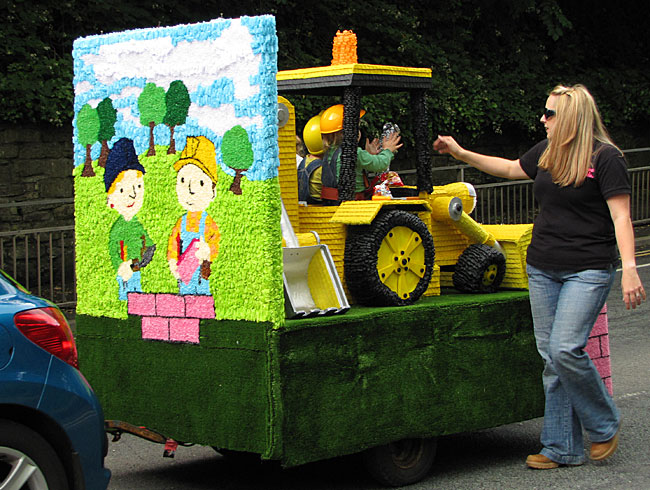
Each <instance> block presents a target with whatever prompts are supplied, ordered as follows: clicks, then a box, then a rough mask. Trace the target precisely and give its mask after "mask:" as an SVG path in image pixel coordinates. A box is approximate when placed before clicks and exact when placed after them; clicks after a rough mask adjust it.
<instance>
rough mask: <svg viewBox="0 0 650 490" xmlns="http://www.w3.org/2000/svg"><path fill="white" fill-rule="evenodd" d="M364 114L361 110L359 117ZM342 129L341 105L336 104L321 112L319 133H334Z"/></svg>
mask: <svg viewBox="0 0 650 490" xmlns="http://www.w3.org/2000/svg"><path fill="white" fill-rule="evenodd" d="M365 113H366V111H364V110H363V109H361V113H360V114H359V117H363V115H364V114H365ZM342 129H343V104H336V105H333V106H332V107H328V108H327V109H325V110H324V111H323V114H322V115H321V117H320V132H321V133H322V134H329V133H336V132H337V131H341V130H342Z"/></svg>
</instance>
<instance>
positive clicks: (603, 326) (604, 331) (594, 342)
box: [585, 305, 614, 395]
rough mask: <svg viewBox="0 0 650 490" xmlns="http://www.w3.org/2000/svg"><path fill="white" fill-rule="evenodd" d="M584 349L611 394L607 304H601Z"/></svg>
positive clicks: (612, 391)
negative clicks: (601, 307)
mask: <svg viewBox="0 0 650 490" xmlns="http://www.w3.org/2000/svg"><path fill="white" fill-rule="evenodd" d="M585 351H587V353H588V354H589V357H590V358H591V359H592V361H593V362H594V364H595V366H596V369H598V372H599V373H600V377H601V378H602V380H603V383H605V386H606V387H607V390H608V391H609V394H610V395H611V394H613V393H614V390H613V384H612V377H611V376H612V363H611V359H610V357H609V325H608V322H607V305H605V306H603V309H602V310H601V312H600V314H599V315H598V318H597V320H596V323H595V324H594V327H593V329H592V330H591V335H590V337H589V341H588V342H587V347H586V348H585Z"/></svg>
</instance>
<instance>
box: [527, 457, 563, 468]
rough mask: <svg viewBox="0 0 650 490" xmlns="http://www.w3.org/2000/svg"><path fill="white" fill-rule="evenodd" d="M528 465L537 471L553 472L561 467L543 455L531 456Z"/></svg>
mask: <svg viewBox="0 0 650 490" xmlns="http://www.w3.org/2000/svg"><path fill="white" fill-rule="evenodd" d="M526 465H528V467H529V468H534V469H536V470H552V469H554V468H557V467H558V466H560V464H559V463H556V462H555V461H553V460H551V459H548V458H547V457H546V456H544V455H543V454H531V455H530V456H528V457H527V458H526Z"/></svg>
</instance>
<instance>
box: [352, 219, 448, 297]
mask: <svg viewBox="0 0 650 490" xmlns="http://www.w3.org/2000/svg"><path fill="white" fill-rule="evenodd" d="M397 227H400V229H401V227H403V228H408V229H409V230H411V232H413V233H415V234H417V235H413V236H414V240H416V241H418V242H419V243H418V248H419V247H423V249H424V264H423V265H421V266H420V269H419V270H417V271H416V272H417V274H416V272H414V271H413V270H411V271H410V272H406V273H405V272H404V271H403V270H401V271H400V272H399V273H400V274H408V275H409V281H410V282H412V283H413V284H414V287H413V289H412V290H410V291H402V294H401V296H400V295H399V294H398V293H397V292H396V291H394V290H393V289H391V288H390V287H388V286H387V285H386V284H384V282H383V281H382V278H380V275H379V271H378V254H379V250H380V248H381V247H382V243H384V239H387V240H390V237H391V236H392V232H393V231H394V229H395V228H397ZM407 233H408V232H407ZM384 247H386V244H384ZM434 257H435V249H434V245H433V237H432V236H431V233H430V232H429V230H428V228H427V226H426V225H425V224H424V222H423V221H422V220H421V219H420V218H419V217H418V216H417V215H415V214H412V213H409V212H406V211H403V210H399V209H394V210H390V211H385V212H381V213H380V214H379V215H377V217H376V218H375V220H374V221H373V222H372V223H371V224H370V225H362V226H349V227H348V232H347V238H346V242H345V258H344V274H345V281H346V284H347V288H348V291H349V292H350V294H351V295H352V297H353V298H354V300H355V301H356V302H357V303H359V304H362V305H368V306H404V305H410V304H413V303H414V302H415V301H417V300H418V299H419V298H420V296H422V294H423V293H424V292H425V291H426V290H427V288H428V287H429V283H430V282H431V274H432V271H433V264H434ZM395 260H397V258H396V259H395ZM405 263H406V262H405ZM407 267H408V266H407ZM406 270H407V271H408V268H407V269H406ZM396 273H397V272H396ZM418 276H419V279H418V280H417V283H416V278H417V277H418Z"/></svg>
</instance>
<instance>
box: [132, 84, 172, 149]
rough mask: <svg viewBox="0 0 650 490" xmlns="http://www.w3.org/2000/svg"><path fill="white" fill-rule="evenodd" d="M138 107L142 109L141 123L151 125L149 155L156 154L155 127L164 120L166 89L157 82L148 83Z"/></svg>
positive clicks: (139, 98) (139, 99)
mask: <svg viewBox="0 0 650 490" xmlns="http://www.w3.org/2000/svg"><path fill="white" fill-rule="evenodd" d="M138 109H139V110H140V124H142V125H143V126H149V151H147V156H148V157H151V156H154V155H155V154H156V148H155V146H154V136H153V130H154V128H155V127H156V126H157V125H158V124H161V123H162V122H163V118H164V117H165V112H166V111H167V108H166V105H165V89H164V88H162V87H159V86H157V85H156V84H155V83H148V84H146V85H145V86H144V89H143V90H142V93H141V94H140V97H138Z"/></svg>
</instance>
